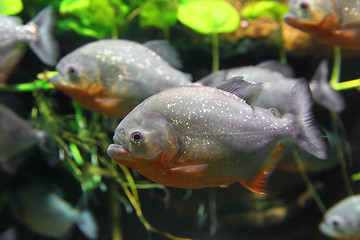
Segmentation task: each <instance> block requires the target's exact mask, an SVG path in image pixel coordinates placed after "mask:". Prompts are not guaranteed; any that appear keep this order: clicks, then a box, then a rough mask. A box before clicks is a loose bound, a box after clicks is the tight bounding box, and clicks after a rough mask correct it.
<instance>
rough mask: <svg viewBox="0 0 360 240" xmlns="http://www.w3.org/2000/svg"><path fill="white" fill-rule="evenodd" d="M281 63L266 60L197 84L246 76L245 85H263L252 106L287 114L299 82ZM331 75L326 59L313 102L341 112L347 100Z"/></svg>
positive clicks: (315, 81)
mask: <svg viewBox="0 0 360 240" xmlns="http://www.w3.org/2000/svg"><path fill="white" fill-rule="evenodd" d="M279 64H280V63H277V62H274V61H267V62H263V63H260V64H258V65H257V66H244V67H238V68H231V69H224V70H220V71H217V72H214V73H211V74H209V75H208V76H205V77H204V78H202V79H200V80H199V81H197V83H199V84H202V85H205V86H217V85H219V84H221V82H223V81H225V80H227V79H229V78H232V77H235V76H243V77H244V80H245V81H246V82H249V83H251V84H261V85H262V90H261V93H260V94H259V95H258V98H257V99H253V102H252V104H254V105H256V106H259V107H263V108H275V109H277V110H279V111H280V113H281V114H284V113H285V112H286V110H287V108H288V103H289V102H290V98H291V89H292V88H293V87H294V85H295V84H296V83H297V82H298V80H299V79H296V78H292V77H289V76H291V75H292V73H291V70H290V69H289V68H285V67H284V66H279ZM281 65H282V64H281ZM280 69H281V70H280ZM328 72H329V67H328V64H327V62H326V61H325V60H324V61H322V62H321V63H320V64H319V66H318V68H317V70H316V72H315V74H314V76H313V78H312V80H311V82H310V89H311V94H312V97H313V99H314V100H315V101H316V102H317V103H319V104H320V105H322V106H323V107H325V108H326V109H328V110H331V111H335V112H341V111H342V110H344V108H345V101H344V100H343V98H342V96H341V95H340V93H338V92H337V91H335V90H334V89H332V88H331V86H330V84H329V81H328Z"/></svg>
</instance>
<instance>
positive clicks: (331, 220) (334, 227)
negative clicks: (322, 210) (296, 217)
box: [319, 212, 351, 238]
mask: <svg viewBox="0 0 360 240" xmlns="http://www.w3.org/2000/svg"><path fill="white" fill-rule="evenodd" d="M349 226H351V224H350V223H349V222H347V221H346V219H345V218H344V217H343V216H341V215H339V214H331V212H329V213H328V214H326V215H325V218H324V221H323V222H321V223H320V225H319V229H320V231H321V232H322V233H323V234H325V235H327V236H330V237H334V238H346V237H350V236H349V233H350V231H349V229H348V228H349Z"/></svg>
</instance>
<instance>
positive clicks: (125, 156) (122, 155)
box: [107, 141, 134, 167]
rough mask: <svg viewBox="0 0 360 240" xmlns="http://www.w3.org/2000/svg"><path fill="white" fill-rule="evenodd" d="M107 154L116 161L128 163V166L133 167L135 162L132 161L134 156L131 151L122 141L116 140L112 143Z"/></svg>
mask: <svg viewBox="0 0 360 240" xmlns="http://www.w3.org/2000/svg"><path fill="white" fill-rule="evenodd" d="M107 154H108V155H109V156H110V157H111V158H112V159H113V160H114V161H116V162H118V163H120V164H123V165H126V166H128V167H132V166H133V165H134V164H133V163H132V161H131V160H132V157H131V154H130V152H129V151H128V150H127V149H126V148H124V146H123V145H121V143H120V142H118V141H115V143H113V144H110V146H109V147H108V149H107Z"/></svg>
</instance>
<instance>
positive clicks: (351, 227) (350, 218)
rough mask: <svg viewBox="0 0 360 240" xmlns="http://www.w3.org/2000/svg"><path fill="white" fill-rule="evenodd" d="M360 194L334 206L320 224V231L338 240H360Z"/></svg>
mask: <svg viewBox="0 0 360 240" xmlns="http://www.w3.org/2000/svg"><path fill="white" fill-rule="evenodd" d="M359 206H360V194H357V195H354V196H350V197H347V198H345V199H343V200H341V201H340V202H338V203H336V204H335V205H334V206H332V207H331V208H330V209H329V210H328V211H327V212H326V214H325V216H324V220H323V222H321V223H320V225H319V228H320V231H321V232H322V233H323V234H325V235H327V236H330V237H334V238H336V239H349V240H350V239H354V240H356V239H360V211H359Z"/></svg>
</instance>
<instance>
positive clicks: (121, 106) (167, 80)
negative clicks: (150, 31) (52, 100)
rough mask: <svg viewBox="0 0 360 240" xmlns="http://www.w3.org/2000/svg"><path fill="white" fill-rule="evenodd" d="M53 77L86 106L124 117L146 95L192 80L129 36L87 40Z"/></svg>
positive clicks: (60, 87) (58, 65)
mask: <svg viewBox="0 0 360 240" xmlns="http://www.w3.org/2000/svg"><path fill="white" fill-rule="evenodd" d="M56 70H57V71H58V72H59V74H58V75H55V76H54V77H53V78H52V79H50V81H51V82H52V83H53V84H54V85H55V87H56V88H58V89H59V90H61V91H63V92H64V93H66V94H68V95H69V96H70V97H72V98H73V99H74V100H76V101H78V102H79V103H80V104H81V105H82V106H84V107H85V108H87V109H89V110H91V111H95V112H99V113H102V114H105V115H109V116H113V117H119V118H123V117H125V116H126V114H128V113H129V112H130V111H131V110H132V109H133V108H134V107H135V106H137V105H138V104H139V103H141V102H142V101H143V100H145V99H146V98H147V97H149V96H151V95H153V94H155V93H158V92H160V91H162V90H164V89H167V88H171V87H175V86H182V85H188V84H191V81H190V80H189V78H188V77H187V76H186V75H185V74H184V73H182V72H180V71H179V70H177V69H175V68H173V67H172V66H170V65H169V63H168V62H167V61H165V60H164V59H163V58H162V57H160V56H159V55H158V54H157V53H155V52H154V51H153V50H151V49H150V48H148V47H146V46H144V45H142V44H139V43H136V42H132V41H128V40H99V41H96V42H92V43H89V44H86V45H84V46H82V47H80V48H78V49H76V50H74V51H73V52H71V53H70V54H68V55H67V56H65V57H64V58H62V59H61V60H60V61H59V63H58V64H57V66H56Z"/></svg>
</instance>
